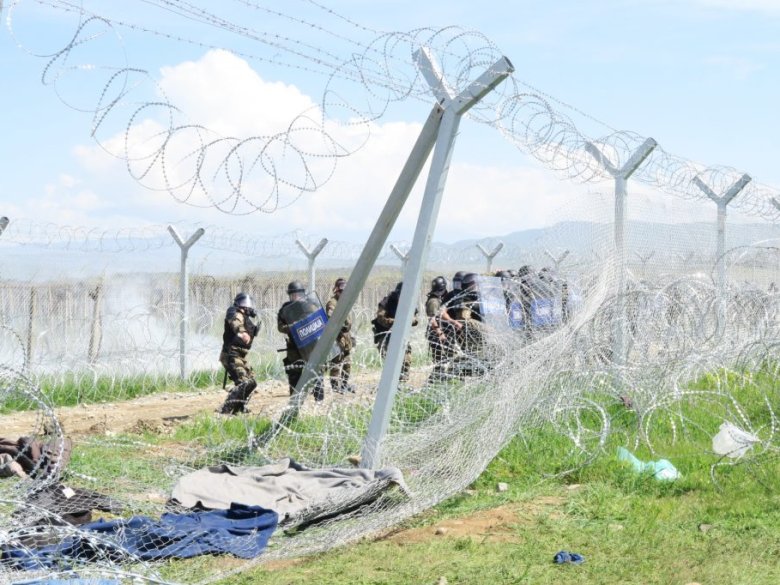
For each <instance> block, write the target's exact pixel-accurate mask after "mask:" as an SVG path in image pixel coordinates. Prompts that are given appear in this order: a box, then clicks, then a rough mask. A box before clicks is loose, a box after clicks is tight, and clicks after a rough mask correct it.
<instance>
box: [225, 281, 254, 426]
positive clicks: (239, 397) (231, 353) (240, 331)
mask: <svg viewBox="0 0 780 585" xmlns="http://www.w3.org/2000/svg"><path fill="white" fill-rule="evenodd" d="M259 331H260V321H259V320H258V319H257V314H256V313H255V307H254V303H253V302H252V297H250V296H249V295H248V294H246V293H243V292H240V293H238V294H237V295H236V298H235V299H234V300H233V304H232V305H231V306H230V307H228V310H227V312H226V313H225V327H224V332H223V334H222V351H221V352H220V354H219V361H220V363H221V364H222V365H223V366H224V367H225V371H226V373H227V375H228V376H229V377H230V380H231V381H232V382H233V384H234V386H233V388H232V389H231V390H230V392H229V393H228V396H227V398H226V399H225V402H224V404H223V405H222V408H221V409H220V411H219V412H220V413H221V414H237V413H239V412H247V410H246V403H247V401H248V400H249V396H250V395H251V394H252V392H253V391H254V389H255V388H256V387H257V382H256V381H255V377H254V372H253V371H252V367H251V366H250V365H249V363H248V362H247V354H248V353H249V350H250V349H251V348H252V341H253V340H254V338H255V337H256V336H257V334H258V333H259Z"/></svg>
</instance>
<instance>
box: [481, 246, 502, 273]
mask: <svg viewBox="0 0 780 585" xmlns="http://www.w3.org/2000/svg"><path fill="white" fill-rule="evenodd" d="M503 247H504V242H499V243H498V245H497V246H496V247H495V248H493V250H492V251H488V250H487V249H485V247H484V246H483V245H482V244H477V248H479V251H480V252H482V255H483V256H484V257H485V261H486V262H487V268H486V272H487V274H491V273H492V272H493V258H495V257H496V254H498V253H499V252H500V251H501V249H502V248H503Z"/></svg>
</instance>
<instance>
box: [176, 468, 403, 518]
mask: <svg viewBox="0 0 780 585" xmlns="http://www.w3.org/2000/svg"><path fill="white" fill-rule="evenodd" d="M393 485H397V486H399V487H400V488H401V490H402V491H403V492H404V493H405V494H406V493H408V490H407V488H406V484H405V483H404V479H403V476H402V474H401V471H400V470H399V469H397V468H395V467H388V468H386V469H380V470H375V471H374V470H368V469H339V468H330V469H307V468H305V467H303V466H302V465H299V464H297V463H295V462H294V461H293V460H292V459H289V458H285V459H281V460H279V461H277V462H276V463H272V464H270V465H264V466H262V467H238V466H231V465H219V466H216V467H206V468H203V469H200V470H198V471H194V472H192V473H189V474H187V475H184V476H182V477H181V478H179V481H178V482H177V483H176V485H175V486H174V488H173V492H172V494H171V498H172V500H174V501H175V502H176V503H178V504H180V505H182V506H184V507H185V508H193V507H196V506H202V507H204V508H208V509H222V510H226V509H228V508H230V504H231V503H233V502H235V503H239V504H244V505H247V506H262V507H263V508H267V509H269V510H274V511H275V512H276V513H277V514H278V515H279V523H280V524H286V525H287V526H288V527H289V526H290V525H301V524H305V523H310V522H312V521H314V520H315V519H316V518H318V517H323V516H325V515H327V516H332V515H334V514H338V512H339V510H349V509H352V508H355V507H356V506H359V505H362V504H365V503H368V502H370V501H373V500H375V499H376V498H377V497H379V495H381V494H382V493H383V492H384V491H386V490H387V489H388V488H390V487H391V486H393Z"/></svg>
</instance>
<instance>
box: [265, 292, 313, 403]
mask: <svg viewBox="0 0 780 585" xmlns="http://www.w3.org/2000/svg"><path fill="white" fill-rule="evenodd" d="M287 295H288V299H289V300H287V301H285V302H284V303H283V304H282V306H281V308H280V309H279V313H278V314H277V316H276V328H277V329H278V330H279V332H280V333H284V335H285V343H286V345H285V351H286V356H285V358H284V359H283V360H282V363H284V370H285V373H286V374H287V384H288V386H289V388H290V396H292V395H293V394H294V393H295V387H296V386H297V385H298V381H299V380H300V379H301V374H303V368H304V366H305V365H306V359H305V358H304V356H303V354H302V353H301V351H300V349H299V348H298V346H297V345H296V344H295V341H294V340H293V336H292V333H291V331H290V327H291V326H292V325H294V324H295V323H294V322H290V320H289V317H287V311H285V309H287V308H288V307H289V306H290V305H292V304H293V303H306V287H305V286H303V283H301V282H299V281H297V280H293V281H292V282H290V283H289V284H288V285H287ZM304 309H305V308H304ZM300 312H301V314H305V313H306V310H302V311H300ZM324 398H325V392H324V390H323V387H322V381H321V380H320V379H319V378H317V382H316V383H315V386H314V400H316V401H317V402H320V401H322V400H323V399H324Z"/></svg>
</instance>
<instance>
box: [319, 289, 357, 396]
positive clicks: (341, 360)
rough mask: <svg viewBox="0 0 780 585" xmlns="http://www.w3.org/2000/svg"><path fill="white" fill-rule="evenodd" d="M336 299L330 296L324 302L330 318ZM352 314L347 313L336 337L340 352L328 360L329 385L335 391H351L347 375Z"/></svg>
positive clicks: (350, 345) (349, 369) (349, 365)
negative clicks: (329, 366)
mask: <svg viewBox="0 0 780 585" xmlns="http://www.w3.org/2000/svg"><path fill="white" fill-rule="evenodd" d="M336 303H338V299H337V298H336V297H335V296H332V297H331V298H330V299H328V302H327V303H326V304H325V314H326V315H327V316H328V319H330V318H331V317H332V316H333V311H335V310H336ZM351 330H352V315H347V318H346V320H345V321H344V325H343V326H342V327H341V331H339V335H338V337H336V345H338V346H339V349H340V350H341V353H340V354H339V355H338V356H337V357H335V358H333V360H332V361H331V362H330V365H331V368H330V385H331V387H332V388H333V390H334V391H336V392H349V391H352V389H351V387H350V385H349V375H350V373H351V371H352V355H351V354H352V335H351V333H350V332H351Z"/></svg>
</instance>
